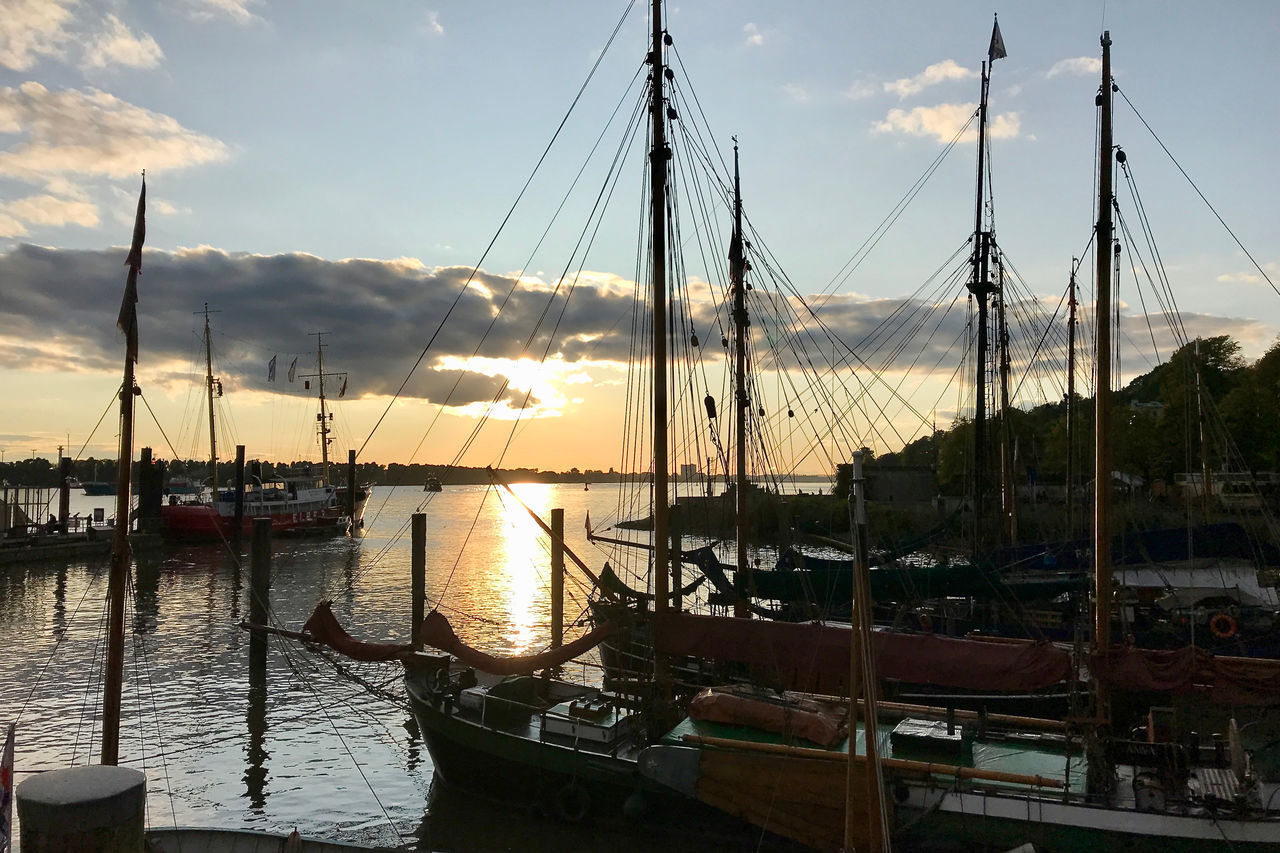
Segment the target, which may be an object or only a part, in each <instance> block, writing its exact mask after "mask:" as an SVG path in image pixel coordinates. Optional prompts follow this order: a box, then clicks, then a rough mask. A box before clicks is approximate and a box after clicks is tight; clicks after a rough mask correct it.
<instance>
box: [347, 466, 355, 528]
mask: <svg viewBox="0 0 1280 853" xmlns="http://www.w3.org/2000/svg"><path fill="white" fill-rule="evenodd" d="M347 518H349V519H351V534H352V535H353V536H354V535H355V532H356V452H355V450H354V449H352V450H348V451H347Z"/></svg>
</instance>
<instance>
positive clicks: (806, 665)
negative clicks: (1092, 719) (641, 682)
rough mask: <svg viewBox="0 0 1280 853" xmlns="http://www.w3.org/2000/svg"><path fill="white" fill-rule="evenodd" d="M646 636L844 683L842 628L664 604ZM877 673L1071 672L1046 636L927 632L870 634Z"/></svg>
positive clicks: (962, 684)
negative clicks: (1015, 638)
mask: <svg viewBox="0 0 1280 853" xmlns="http://www.w3.org/2000/svg"><path fill="white" fill-rule="evenodd" d="M655 627H656V630H655V631H654V636H655V637H657V638H658V643H659V647H658V651H660V652H662V653H664V654H668V655H689V656H693V657H702V658H709V659H713V660H719V661H726V662H738V663H746V664H750V665H752V666H753V667H756V668H758V670H759V672H758V673H757V675H759V676H760V677H761V678H763V679H764V680H766V681H771V682H773V683H774V684H775V685H777V686H780V687H783V688H785V689H790V690H803V691H807V692H811V693H826V694H830V695H841V694H842V693H843V692H845V691H847V690H848V684H847V682H848V677H849V629H848V628H836V627H831V626H827V625H819V624H816V623H791V622H772V621H767V620H762V619H736V618H732V617H727V616H697V615H693V614H689V613H677V612H668V613H667V614H665V615H664V616H662V617H660V622H659V624H658V625H656V626H655ZM872 642H873V644H874V651H875V663H876V671H877V673H878V674H879V676H880V677H881V678H894V679H898V680H900V681H907V682H911V683H914V684H934V685H937V686H940V687H955V688H961V689H968V690H999V691H1008V692H1018V691H1029V690H1042V689H1045V688H1048V687H1052V686H1053V685H1055V684H1058V683H1060V682H1062V681H1065V680H1066V679H1067V678H1068V677H1069V676H1070V675H1071V658H1070V656H1069V655H1068V654H1067V653H1066V652H1065V651H1063V650H1062V649H1059V648H1056V647H1054V646H1052V645H1049V644H1047V643H992V642H985V641H982V640H965V639H956V638H952V637H941V636H937V635H934V634H894V633H889V632H884V631H877V632H875V633H874V634H873V635H872Z"/></svg>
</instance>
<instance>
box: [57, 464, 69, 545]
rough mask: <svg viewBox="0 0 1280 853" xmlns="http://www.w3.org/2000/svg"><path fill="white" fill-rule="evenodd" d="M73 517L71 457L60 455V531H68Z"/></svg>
mask: <svg viewBox="0 0 1280 853" xmlns="http://www.w3.org/2000/svg"><path fill="white" fill-rule="evenodd" d="M70 517H71V457H70V456H59V457H58V532H59V533H66V532H67V519H68V518H70Z"/></svg>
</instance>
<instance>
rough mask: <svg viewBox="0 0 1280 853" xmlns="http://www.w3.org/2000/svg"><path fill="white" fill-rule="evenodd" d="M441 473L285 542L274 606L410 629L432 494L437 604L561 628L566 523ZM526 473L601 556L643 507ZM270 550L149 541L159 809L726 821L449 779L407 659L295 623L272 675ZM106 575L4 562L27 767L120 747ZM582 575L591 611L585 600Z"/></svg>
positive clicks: (78, 506) (129, 662) (1, 669)
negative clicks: (552, 544)
mask: <svg viewBox="0 0 1280 853" xmlns="http://www.w3.org/2000/svg"><path fill="white" fill-rule="evenodd" d="M421 488H422V487H421V485H418V486H417V487H416V488H407V487H402V488H400V489H394V490H393V489H389V488H385V487H379V488H376V489H374V491H373V494H372V497H371V499H370V501H369V504H368V507H367V509H366V514H365V519H366V526H365V530H364V533H363V535H362V536H360V537H358V538H356V539H348V538H345V537H344V538H338V539H323V540H306V539H302V540H295V539H277V540H275V541H274V542H273V561H272V577H271V622H272V624H273V625H274V626H276V627H280V628H286V629H293V630H298V629H300V628H301V627H302V625H303V623H304V622H305V620H306V618H307V617H308V615H309V614H310V613H311V611H312V609H313V608H314V607H315V605H316V604H317V603H318V602H320V601H322V600H327V601H331V602H332V607H333V611H334V613H335V615H336V616H337V617H338V619H339V621H340V622H341V623H342V624H343V625H344V626H345V627H346V628H347V630H348V631H349V632H350V633H351V634H352V635H353V636H355V637H358V638H361V639H369V640H377V641H383V642H407V640H408V638H409V635H410V608H411V603H410V597H409V590H410V561H411V555H410V543H409V535H408V527H409V519H410V516H411V514H412V513H413V512H415V511H419V510H420V511H423V512H424V513H425V514H426V516H427V596H428V606H429V607H430V606H433V605H434V604H435V603H436V602H437V601H438V602H440V605H439V606H440V609H441V611H442V612H443V613H444V614H445V615H446V616H447V617H448V618H449V619H450V621H451V622H452V623H453V625H454V627H455V630H456V631H457V632H458V634H459V635H460V636H461V637H462V639H463V640H464V641H465V642H468V643H470V644H472V645H475V646H477V647H479V648H482V649H484V650H486V651H489V652H492V653H495V654H502V655H510V654H520V653H526V652H531V651H535V650H539V649H542V648H543V647H545V645H546V644H547V642H548V640H549V637H550V612H549V593H548V591H547V583H546V580H547V575H548V566H549V557H548V551H549V544H548V542H547V537H546V536H545V535H542V534H541V533H540V531H539V530H538V529H537V527H536V526H535V523H534V522H533V520H532V519H531V518H530V517H529V515H528V513H527V512H526V511H525V510H524V509H523V508H522V507H521V506H520V504H519V503H517V502H516V501H515V500H513V499H512V498H511V497H510V496H509V495H503V494H502V493H501V491H500V490H491V489H486V488H483V487H479V486H446V487H445V489H444V491H443V492H440V493H435V494H424V493H423V492H422V491H421ZM515 488H516V492H517V493H518V494H519V496H520V498H521V500H523V501H524V502H525V503H526V504H527V505H528V506H529V507H530V508H531V509H533V510H535V511H536V512H538V513H539V514H540V515H541V516H542V517H544V518H547V517H549V513H550V510H551V508H553V507H561V508H564V509H565V514H566V522H565V524H566V541H567V543H568V544H569V546H570V547H571V548H572V549H574V550H575V551H576V552H577V553H579V554H580V555H581V556H582V557H583V558H584V560H585V561H586V562H587V564H588V565H589V566H594V568H595V569H596V570H598V569H599V567H600V565H602V563H603V561H604V559H605V557H604V556H603V555H602V554H601V552H599V551H597V550H595V549H594V547H593V546H591V545H589V544H588V543H587V541H586V527H585V525H586V518H587V514H588V512H589V513H590V515H591V517H592V523H593V524H595V526H596V527H597V528H599V527H602V526H603V525H605V524H608V523H609V522H608V520H609V519H617V518H618V517H619V515H620V514H621V515H622V516H625V515H626V513H627V510H626V509H625V508H620V503H619V501H620V497H621V495H622V490H621V489H620V487H619V486H618V485H616V484H606V483H599V484H592V485H591V486H590V488H589V489H584V487H583V486H582V484H562V485H520V486H517V487H515ZM806 488H809V489H813V488H816V487H814V486H808V487H806ZM113 502H114V498H111V497H95V498H90V497H86V496H82V495H73V498H72V507H71V511H72V513H73V514H74V513H80V514H90V513H91V511H92V509H93V508H94V507H96V506H103V507H106V508H107V510H106V511H107V513H108V515H109V514H110V513H111V511H112V510H111V507H112V506H113ZM464 546H465V547H464ZM248 550H249V549H248V543H245V546H244V551H245V555H246V556H244V557H242V558H241V560H240V561H239V563H240V564H239V565H238V564H237V560H236V559H235V558H234V557H233V556H232V554H231V552H230V550H229V549H228V547H227V546H225V545H223V544H207V545H176V544H165V545H160V546H158V547H157V548H156V549H155V550H154V551H142V552H140V553H138V554H137V555H136V556H135V571H134V573H133V577H132V581H131V585H130V590H129V598H128V605H127V610H126V632H127V637H126V645H125V669H126V672H125V687H124V697H123V709H122V716H123V721H122V730H121V735H120V763H121V764H122V765H126V766H129V767H134V768H137V769H139V770H142V771H144V772H145V773H146V775H147V784H148V804H147V808H148V814H147V822H148V824H149V825H151V826H216V827H231V828H250V829H258V830H265V831H273V832H285V833H287V832H289V831H290V830H292V829H294V828H297V829H298V830H299V832H301V833H302V834H304V835H313V836H323V837H329V838H332V839H336V840H342V841H347V842H352V843H362V844H368V845H385V846H388V847H394V846H401V845H403V846H405V847H406V849H419V850H457V851H487V850H565V849H581V850H595V849H601V850H603V849H610V850H636V851H643V850H656V849H664V850H680V849H689V850H693V849H705V841H706V840H705V839H700V840H693V839H681V838H678V837H675V838H673V837H671V836H670V835H668V834H665V833H664V832H663V830H662V827H661V820H660V818H659V817H655V818H654V819H653V820H651V821H648V822H641V823H637V824H631V825H620V826H618V827H601V826H594V827H584V826H570V825H567V824H564V823H562V822H559V821H556V820H554V819H551V818H547V817H542V816H538V815H531V814H526V813H524V812H523V811H520V810H518V809H513V808H512V807H510V806H507V805H504V804H501V803H500V802H497V801H491V800H488V799H485V798H482V797H476V796H472V795H459V794H458V793H457V792H453V791H449V790H447V789H442V788H441V787H440V786H436V787H435V788H433V786H432V767H431V759H430V756H429V755H428V753H427V750H426V747H425V745H424V744H423V741H422V739H421V737H420V736H419V734H418V732H417V730H416V726H415V724H414V722H413V720H412V716H411V714H410V713H409V711H408V708H407V706H406V704H405V702H404V692H403V687H402V685H401V677H400V676H401V671H400V668H399V666H398V665H391V664H352V663H350V662H347V661H344V660H339V659H337V658H336V657H334V656H332V655H327V654H321V653H318V652H316V651H314V650H311V649H309V648H308V647H306V646H304V645H302V644H300V643H298V642H296V641H294V640H289V639H285V638H281V637H274V636H273V637H271V638H270V641H269V643H268V655H267V667H266V672H265V679H264V678H263V677H262V675H260V674H259V675H258V676H257V678H256V679H255V678H254V677H252V676H251V673H250V666H249V637H250V635H249V634H248V633H247V632H246V631H245V630H243V628H242V627H240V623H241V621H242V620H245V619H247V618H248V614H249V564H248V557H247V553H248ZM106 588H107V560H106V558H105V557H103V558H100V559H94V560H78V561H67V562H57V563H39V562H31V563H28V564H18V565H12V566H7V567H3V568H0V636H2V637H3V638H4V646H5V652H4V654H2V655H0V722H9V721H16V722H17V738H16V744H17V747H16V753H17V760H16V773H15V776H16V781H17V782H18V783H19V784H20V783H21V782H22V780H23V779H25V778H27V777H29V776H30V775H31V774H33V773H38V772H41V771H43V770H49V769H54V768H61V767H67V766H71V765H78V764H86V763H95V762H97V761H98V750H99V745H100V739H101V730H100V726H101V722H100V721H101V694H102V660H103V657H104V654H105V649H106V636H105V626H106V595H107V593H106ZM568 588H569V593H568V600H567V602H566V622H567V623H570V624H571V623H572V622H573V620H574V619H575V618H576V616H577V615H578V614H579V613H580V612H581V609H582V607H583V605H584V603H585V601H584V597H583V596H584V593H583V592H582V591H581V590H580V589H579V588H577V587H576V586H575V585H574V584H569V585H568ZM567 674H568V675H570V676H573V677H578V676H582V677H587V678H592V677H593V673H592V672H591V671H589V670H586V669H584V670H583V671H581V672H569V673H567ZM594 677H598V676H594ZM500 784H501V780H495V791H497V790H498V789H499V788H500ZM16 838H17V834H16V833H15V839H16ZM686 845H687V847H686Z"/></svg>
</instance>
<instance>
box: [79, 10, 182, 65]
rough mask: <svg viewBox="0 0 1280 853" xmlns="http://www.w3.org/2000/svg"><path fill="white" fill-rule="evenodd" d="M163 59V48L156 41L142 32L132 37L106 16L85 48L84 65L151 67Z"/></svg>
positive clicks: (111, 16)
mask: <svg viewBox="0 0 1280 853" xmlns="http://www.w3.org/2000/svg"><path fill="white" fill-rule="evenodd" d="M162 59H164V51H162V50H161V49H160V45H158V44H156V40H155V39H153V38H152V37H151V36H149V35H146V34H145V33H144V34H143V35H141V36H135V35H134V34H133V33H132V32H130V31H129V28H128V27H126V26H125V25H124V22H123V21H121V20H120V19H119V18H117V17H116V16H115V15H108V16H107V22H106V29H105V30H103V31H102V32H100V33H98V34H97V35H96V36H94V38H93V40H92V42H91V43H90V44H89V45H88V46H87V47H86V49H85V58H84V62H85V65H86V66H87V67H89V68H105V67H107V66H108V65H125V66H128V67H130V68H155V67H156V66H157V65H159V64H160V60H162Z"/></svg>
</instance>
